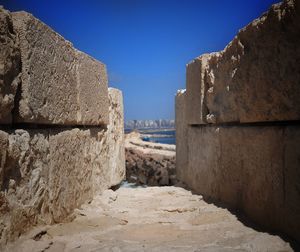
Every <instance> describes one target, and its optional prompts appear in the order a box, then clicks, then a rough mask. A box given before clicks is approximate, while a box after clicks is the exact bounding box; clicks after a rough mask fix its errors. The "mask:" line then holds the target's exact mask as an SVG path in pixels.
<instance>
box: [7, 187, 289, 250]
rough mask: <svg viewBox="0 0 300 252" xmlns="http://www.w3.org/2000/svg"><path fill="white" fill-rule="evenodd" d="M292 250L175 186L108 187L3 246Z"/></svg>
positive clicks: (17, 247)
mask: <svg viewBox="0 0 300 252" xmlns="http://www.w3.org/2000/svg"><path fill="white" fill-rule="evenodd" d="M43 250H46V251H48V250H49V251H57V252H62V251H207V252H208V251H214V252H215V251H220V252H221V251H222V252H223V251H241V252H242V251H251V252H253V251H254V252H256V251H257V252H264V251H266V252H267V251H293V250H292V248H291V247H290V245H289V244H288V243H286V242H285V241H283V240H282V239H281V238H280V237H278V236H274V235H270V234H268V233H263V232H258V231H255V230H254V229H253V228H251V227H247V226H245V225H244V224H243V223H242V222H240V221H239V220H238V218H237V216H235V215H233V214H231V213H230V212H229V211H228V210H226V209H224V208H219V207H216V206H214V205H212V204H207V203H206V202H205V201H203V199H202V197H201V196H199V195H193V194H191V192H189V191H187V190H184V189H182V188H179V187H148V188H135V189H131V188H120V189H118V190H117V191H115V192H114V191H112V190H107V191H105V192H104V193H103V194H102V195H101V196H97V197H95V198H94V200H93V201H92V202H91V203H90V204H86V205H83V206H82V207H81V208H80V209H78V210H76V218H75V220H74V221H72V222H70V223H65V224H58V225H54V226H41V227H39V228H37V229H36V230H34V231H32V232H30V233H28V234H27V235H25V236H21V237H20V239H19V240H18V241H17V242H16V243H15V244H10V245H9V246H8V247H7V251H10V252H11V251H12V252H14V251H18V252H27V251H28V252H29V251H30V252H35V251H43Z"/></svg>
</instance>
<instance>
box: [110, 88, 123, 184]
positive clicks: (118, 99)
mask: <svg viewBox="0 0 300 252" xmlns="http://www.w3.org/2000/svg"><path fill="white" fill-rule="evenodd" d="M108 95H109V125H108V131H107V134H108V135H107V136H108V146H109V155H108V156H109V172H110V174H111V177H110V183H111V185H117V184H119V183H120V182H121V181H122V180H123V179H124V178H125V143H124V108H123V96H122V92H121V91H120V90H118V89H115V88H109V89H108Z"/></svg>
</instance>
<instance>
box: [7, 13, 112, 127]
mask: <svg viewBox="0 0 300 252" xmlns="http://www.w3.org/2000/svg"><path fill="white" fill-rule="evenodd" d="M12 17H13V26H14V29H15V31H16V33H17V34H18V37H19V41H20V50H21V60H22V75H21V81H22V90H21V91H22V92H21V99H20V104H19V108H18V110H17V112H18V113H17V114H16V115H15V116H16V117H17V118H16V119H17V120H18V121H19V122H27V123H36V124H63V125H101V124H105V125H106V124H108V91H107V75H106V67H105V65H104V64H102V63H100V62H98V61H96V60H94V59H92V58H91V57H89V56H88V55H86V54H84V53H82V52H80V51H78V50H76V49H74V48H73V46H72V44H71V43H70V42H69V41H66V40H65V39H64V38H63V37H62V36H60V35H59V34H57V33H56V32H55V31H53V30H52V29H51V28H49V27H48V26H47V25H45V24H44V23H42V22H41V21H40V20H38V19H36V18H35V17H33V16H32V15H31V14H29V13H26V12H15V13H12Z"/></svg>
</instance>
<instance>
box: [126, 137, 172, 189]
mask: <svg viewBox="0 0 300 252" xmlns="http://www.w3.org/2000/svg"><path fill="white" fill-rule="evenodd" d="M125 155H126V179H127V181H128V182H133V183H136V184H138V185H149V186H158V185H161V186H166V185H175V184H176V183H177V179H176V174H175V145H171V144H159V143H151V142H146V141H142V140H141V135H140V133H138V132H132V133H130V134H127V135H126V140H125Z"/></svg>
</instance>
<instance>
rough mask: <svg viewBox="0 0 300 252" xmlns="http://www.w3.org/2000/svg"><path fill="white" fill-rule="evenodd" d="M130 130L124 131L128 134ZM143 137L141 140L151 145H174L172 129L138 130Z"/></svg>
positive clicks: (173, 131)
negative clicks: (151, 143)
mask: <svg viewBox="0 0 300 252" xmlns="http://www.w3.org/2000/svg"><path fill="white" fill-rule="evenodd" d="M131 131H132V130H125V133H129V132H131ZM138 131H139V132H140V133H141V134H142V135H143V138H142V139H143V140H144V141H148V142H153V143H162V144H175V130H174V129H139V130H138Z"/></svg>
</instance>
